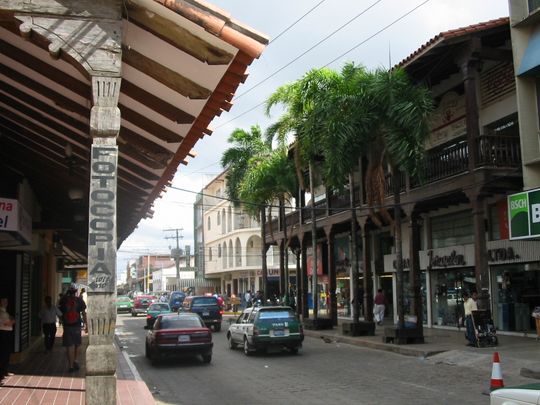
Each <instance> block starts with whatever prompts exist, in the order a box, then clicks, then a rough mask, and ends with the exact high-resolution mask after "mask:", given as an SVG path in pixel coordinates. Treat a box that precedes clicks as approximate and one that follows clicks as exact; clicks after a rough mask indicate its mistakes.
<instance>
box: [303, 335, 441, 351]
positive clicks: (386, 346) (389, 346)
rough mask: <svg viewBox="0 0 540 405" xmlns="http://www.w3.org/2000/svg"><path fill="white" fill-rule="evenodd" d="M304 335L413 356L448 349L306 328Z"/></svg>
mask: <svg viewBox="0 0 540 405" xmlns="http://www.w3.org/2000/svg"><path fill="white" fill-rule="evenodd" d="M304 335H305V336H309V337H314V338H325V339H330V340H332V341H334V342H338V343H347V344H350V345H354V346H360V347H367V348H370V349H376V350H383V351H387V352H393V353H397V354H402V355H404V356H412V357H423V358H425V357H429V356H434V355H436V354H439V353H443V352H445V351H446V350H423V349H420V348H416V347H412V346H413V345H407V346H403V345H396V344H393V343H382V342H380V343H378V342H374V341H372V340H366V339H362V338H358V337H349V336H342V335H336V334H332V333H325V331H324V330H320V331H317V330H306V329H304Z"/></svg>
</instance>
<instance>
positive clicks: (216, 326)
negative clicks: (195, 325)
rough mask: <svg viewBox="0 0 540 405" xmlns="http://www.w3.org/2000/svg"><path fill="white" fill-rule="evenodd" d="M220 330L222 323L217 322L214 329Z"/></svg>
mask: <svg viewBox="0 0 540 405" xmlns="http://www.w3.org/2000/svg"><path fill="white" fill-rule="evenodd" d="M220 330H221V324H220V323H218V324H215V325H214V331H215V332H219V331H220Z"/></svg>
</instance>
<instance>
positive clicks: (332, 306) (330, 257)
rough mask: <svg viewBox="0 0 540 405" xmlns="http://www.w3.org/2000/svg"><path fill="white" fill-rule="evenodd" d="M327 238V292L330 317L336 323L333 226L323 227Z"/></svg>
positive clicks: (334, 324)
mask: <svg viewBox="0 0 540 405" xmlns="http://www.w3.org/2000/svg"><path fill="white" fill-rule="evenodd" d="M324 232H325V233H326V240H327V253H328V263H327V264H328V278H329V281H330V286H329V293H330V308H329V309H330V319H332V325H333V326H337V324H338V312H337V300H336V288H337V281H336V258H335V255H334V230H333V227H332V226H331V225H330V226H326V227H324Z"/></svg>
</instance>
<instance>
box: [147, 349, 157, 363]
mask: <svg viewBox="0 0 540 405" xmlns="http://www.w3.org/2000/svg"><path fill="white" fill-rule="evenodd" d="M148 356H149V358H150V363H152V365H153V366H157V364H158V355H157V353H156V352H154V351H152V350H149V352H148Z"/></svg>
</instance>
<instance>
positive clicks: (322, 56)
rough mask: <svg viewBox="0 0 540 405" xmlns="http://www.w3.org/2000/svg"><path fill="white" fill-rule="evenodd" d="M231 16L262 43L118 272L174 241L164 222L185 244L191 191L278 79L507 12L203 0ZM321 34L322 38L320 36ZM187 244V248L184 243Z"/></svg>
mask: <svg viewBox="0 0 540 405" xmlns="http://www.w3.org/2000/svg"><path fill="white" fill-rule="evenodd" d="M209 2H210V3H212V4H213V5H215V6H217V7H220V8H222V9H223V10H225V11H226V12H228V13H230V14H231V17H232V18H233V19H235V20H237V21H239V22H241V23H242V24H244V25H248V26H250V27H251V28H253V29H255V30H256V31H259V32H261V33H263V34H264V35H266V36H267V37H268V38H269V40H270V43H269V45H268V46H267V47H266V49H265V50H264V51H263V54H262V55H261V57H260V58H259V59H256V60H255V61H254V62H253V63H252V64H251V66H250V67H249V68H248V74H249V76H248V79H247V80H246V82H245V83H244V84H242V85H240V86H239V88H238V89H237V91H236V96H235V98H234V99H233V108H232V109H231V110H230V111H229V112H223V113H222V114H221V117H217V118H216V119H214V121H212V123H211V124H210V128H211V129H212V130H213V134H212V135H211V136H206V137H205V138H203V139H202V140H200V141H199V142H198V143H197V144H196V145H195V148H194V150H195V151H196V153H197V156H196V157H195V158H193V159H191V160H190V161H189V164H188V165H187V166H183V165H182V166H180V167H179V168H178V170H177V172H176V175H175V177H174V180H173V183H172V187H173V188H170V189H169V190H167V192H166V193H165V194H164V195H163V198H160V199H158V200H156V202H155V204H154V210H155V213H154V216H153V218H152V219H145V220H142V221H141V222H140V223H139V225H138V227H137V229H136V230H135V231H134V232H133V233H132V234H131V235H130V236H129V237H128V238H127V239H126V240H125V241H124V242H123V243H122V245H121V246H120V249H119V251H118V259H117V273H118V278H119V279H122V278H125V272H126V266H127V263H128V260H129V259H134V258H137V257H138V256H141V255H147V254H150V255H152V254H168V253H169V252H170V247H175V246H176V241H175V240H174V239H166V238H168V237H171V236H175V234H174V233H173V232H170V231H164V230H166V229H182V231H181V232H179V234H180V235H181V236H182V239H181V240H180V246H181V247H182V248H183V247H185V245H190V246H193V203H194V201H195V195H196V193H197V192H199V191H201V189H202V188H203V187H204V186H205V185H207V184H208V183H209V182H210V181H211V180H212V179H213V178H214V177H215V176H217V175H218V174H219V173H221V172H222V171H223V168H222V167H221V164H220V159H221V155H222V153H223V151H224V150H226V149H227V148H228V147H229V145H228V143H227V138H228V136H229V134H230V133H231V132H232V131H233V130H234V129H236V128H242V129H246V130H249V128H250V127H251V126H252V125H255V124H258V125H260V126H261V128H262V129H263V130H264V129H265V128H266V127H267V126H268V125H269V124H270V123H272V122H273V121H274V120H276V119H277V118H278V117H279V114H280V111H279V110H276V111H272V115H271V116H270V117H267V116H266V115H265V114H264V105H263V103H264V101H265V100H266V99H267V98H268V96H269V95H270V94H272V93H273V92H274V91H275V90H276V89H277V88H278V87H279V86H281V85H283V84H286V83H290V82H293V81H295V80H297V79H299V78H301V77H302V76H303V74H304V73H306V72H308V71H309V70H310V69H313V68H320V67H323V66H327V67H329V68H331V69H335V70H340V69H341V67H342V66H343V64H344V63H346V62H354V63H356V64H360V65H363V66H365V67H366V68H368V69H376V68H381V67H382V68H388V67H389V66H393V65H395V64H397V63H399V62H400V61H401V60H403V59H405V58H406V57H407V56H408V55H410V54H411V53H413V52H414V51H415V50H417V49H418V48H420V47H421V46H422V45H423V44H425V43H426V42H427V41H429V40H430V39H431V38H433V37H434V36H436V35H437V34H439V33H440V32H444V31H447V30H450V29H455V28H460V27H464V26H468V25H471V24H476V23H479V22H485V21H488V20H492V19H496V18H500V17H506V16H508V0H474V1H472V0H370V1H365V0H293V1H291V0H210V1H209ZM327 37H328V38H327ZM192 250H193V249H192Z"/></svg>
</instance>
